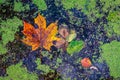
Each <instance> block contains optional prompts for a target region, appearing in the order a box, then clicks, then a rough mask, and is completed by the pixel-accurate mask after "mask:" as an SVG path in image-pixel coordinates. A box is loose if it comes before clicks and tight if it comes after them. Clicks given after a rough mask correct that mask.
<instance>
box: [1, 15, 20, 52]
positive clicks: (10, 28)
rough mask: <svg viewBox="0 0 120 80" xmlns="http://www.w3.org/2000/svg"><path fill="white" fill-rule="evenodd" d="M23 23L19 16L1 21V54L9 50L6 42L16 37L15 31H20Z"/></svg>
mask: <svg viewBox="0 0 120 80" xmlns="http://www.w3.org/2000/svg"><path fill="white" fill-rule="evenodd" d="M21 25H22V21H21V20H20V19H18V18H17V17H14V18H12V19H7V20H6V21H2V22H0V35H1V39H2V40H1V41H0V54H4V53H6V52H7V48H6V44H7V43H8V42H12V41H13V40H14V39H15V33H16V32H17V31H19V26H21Z"/></svg>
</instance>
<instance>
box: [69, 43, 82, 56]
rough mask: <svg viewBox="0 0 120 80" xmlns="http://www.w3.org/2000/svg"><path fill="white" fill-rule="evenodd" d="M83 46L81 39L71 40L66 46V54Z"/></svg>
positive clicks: (74, 51) (77, 50)
mask: <svg viewBox="0 0 120 80" xmlns="http://www.w3.org/2000/svg"><path fill="white" fill-rule="evenodd" d="M83 46H84V42H83V41H72V42H70V43H69V45H68V47H67V52H68V54H70V55H72V54H73V53H76V52H79V51H80V50H81V49H82V48H83Z"/></svg>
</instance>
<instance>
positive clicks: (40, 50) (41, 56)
mask: <svg viewBox="0 0 120 80" xmlns="http://www.w3.org/2000/svg"><path fill="white" fill-rule="evenodd" d="M39 52H40V60H41V61H42V57H43V55H42V54H41V52H42V47H41V48H40V50H39Z"/></svg>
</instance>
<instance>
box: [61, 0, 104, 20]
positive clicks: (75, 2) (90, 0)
mask: <svg viewBox="0 0 120 80" xmlns="http://www.w3.org/2000/svg"><path fill="white" fill-rule="evenodd" d="M62 4H63V6H64V8H65V9H71V8H77V9H78V10H81V11H82V12H84V14H86V15H87V16H88V18H89V19H90V20H91V21H92V22H94V21H96V19H97V18H101V17H102V16H103V14H100V13H99V8H98V7H97V6H96V0H72V1H71V0H62Z"/></svg>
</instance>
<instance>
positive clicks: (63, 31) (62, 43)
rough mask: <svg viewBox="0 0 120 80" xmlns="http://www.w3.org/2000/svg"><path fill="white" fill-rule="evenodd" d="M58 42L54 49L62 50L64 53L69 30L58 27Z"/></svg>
mask: <svg viewBox="0 0 120 80" xmlns="http://www.w3.org/2000/svg"><path fill="white" fill-rule="evenodd" d="M58 32H59V34H60V38H61V39H60V40H59V41H56V43H55V47H57V48H62V50H63V51H66V48H67V45H68V42H67V41H66V38H67V36H69V30H68V28H67V27H63V26H62V27H60V28H59V31H58Z"/></svg>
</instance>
